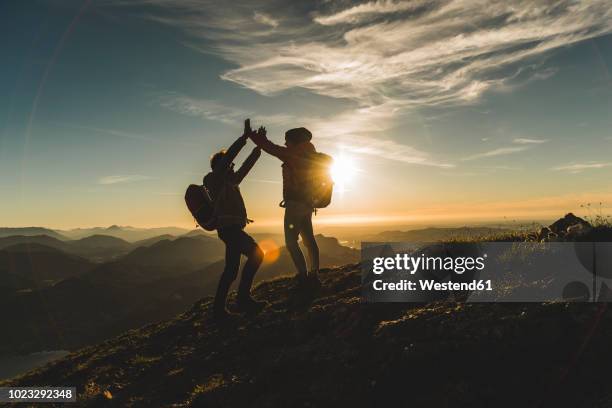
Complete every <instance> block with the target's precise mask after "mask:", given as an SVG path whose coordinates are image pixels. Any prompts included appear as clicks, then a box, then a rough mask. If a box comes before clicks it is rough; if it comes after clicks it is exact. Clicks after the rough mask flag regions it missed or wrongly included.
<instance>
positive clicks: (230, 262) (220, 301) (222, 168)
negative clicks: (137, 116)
mask: <svg viewBox="0 0 612 408" xmlns="http://www.w3.org/2000/svg"><path fill="white" fill-rule="evenodd" d="M251 133H252V131H251V126H250V121H249V119H247V120H245V122H244V133H243V134H242V136H240V137H239V138H238V139H237V140H236V141H235V142H234V143H233V144H232V145H231V146H230V147H229V148H228V149H227V150H221V151H220V152H217V153H215V154H214V155H213V156H212V157H211V159H210V167H211V169H212V171H210V172H209V173H208V174H207V175H206V176H205V177H204V187H205V189H206V190H208V193H209V194H210V198H211V200H212V203H213V207H214V211H213V213H214V214H213V218H214V227H215V228H216V230H217V234H218V236H219V238H220V239H221V241H223V242H224V243H225V268H224V270H223V274H222V275H221V278H220V279H219V285H218V287H217V292H216V294H215V300H214V303H213V316H214V318H215V320H217V321H218V322H222V321H225V320H226V319H227V318H228V317H230V316H231V313H229V312H228V311H227V309H226V302H227V295H228V292H229V289H230V287H231V285H232V283H233V282H234V280H235V279H236V276H237V274H238V269H239V267H240V257H241V255H245V256H246V257H247V261H246V263H245V264H244V266H243V268H242V276H241V278H240V284H239V287H238V296H237V306H238V309H239V311H241V312H244V313H246V314H255V313H258V312H259V311H261V310H262V309H263V308H264V307H265V305H266V302H258V301H256V300H254V299H253V298H252V297H251V293H250V292H251V286H252V284H253V279H254V277H255V273H256V272H257V270H258V269H259V266H260V265H261V262H262V261H263V257H264V253H263V251H262V250H261V248H260V247H259V245H257V243H256V242H255V240H254V239H253V238H252V237H251V236H250V235H249V234H247V233H246V232H245V231H244V227H245V226H246V225H247V223H249V222H251V220H249V219H248V218H247V212H246V207H245V205H244V200H243V198H242V194H241V193H240V188H239V185H240V183H241V182H242V180H243V179H244V178H245V177H246V175H247V174H248V173H249V171H250V170H251V169H252V168H253V166H254V165H255V163H256V162H257V160H258V159H259V156H260V155H261V149H259V147H257V146H256V147H255V148H254V149H253V151H252V152H251V154H250V155H249V156H248V157H247V159H246V160H245V161H244V163H243V164H242V166H240V169H238V170H237V171H234V163H233V161H234V159H235V158H236V156H237V155H238V153H239V152H240V150H241V149H242V148H243V147H244V146H245V145H246V142H247V139H248V137H249V135H250V134H251Z"/></svg>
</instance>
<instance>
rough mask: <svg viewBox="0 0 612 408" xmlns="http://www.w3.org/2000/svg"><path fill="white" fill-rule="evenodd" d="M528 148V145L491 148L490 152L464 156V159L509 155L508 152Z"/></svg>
mask: <svg viewBox="0 0 612 408" xmlns="http://www.w3.org/2000/svg"><path fill="white" fill-rule="evenodd" d="M528 149H529V147H527V146H516V147H500V148H498V149H494V150H489V151H488V152H484V153H478V154H475V155H472V156H468V157H465V158H463V160H465V161H468V160H476V159H482V158H485V157H496V156H504V155H507V154H513V153H519V152H523V151H525V150H528Z"/></svg>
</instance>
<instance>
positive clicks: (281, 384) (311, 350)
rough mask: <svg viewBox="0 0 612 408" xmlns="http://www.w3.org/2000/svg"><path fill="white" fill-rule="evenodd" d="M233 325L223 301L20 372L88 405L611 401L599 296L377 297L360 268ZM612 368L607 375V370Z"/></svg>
mask: <svg viewBox="0 0 612 408" xmlns="http://www.w3.org/2000/svg"><path fill="white" fill-rule="evenodd" d="M321 277H322V280H323V283H324V287H323V289H321V290H319V291H317V292H316V293H314V292H313V293H310V294H308V293H303V292H295V290H294V289H293V286H292V283H291V281H290V280H289V279H287V278H278V279H275V280H272V281H268V282H263V283H261V284H260V285H258V287H257V288H256V290H255V296H256V297H258V298H261V299H266V300H267V301H269V302H270V303H271V305H270V306H269V307H268V308H266V309H265V310H264V311H263V312H262V313H261V314H260V315H259V316H257V317H255V318H254V319H253V320H251V321H249V320H246V319H240V320H239V321H237V322H236V323H235V324H233V325H230V326H228V327H225V328H219V327H217V326H216V325H214V324H213V323H212V322H211V310H210V307H211V304H210V298H206V299H203V300H201V301H200V302H198V303H196V304H195V305H194V306H193V307H192V308H191V310H189V311H188V312H185V313H183V314H182V315H179V316H178V317H176V318H175V319H173V320H169V321H166V322H163V323H159V324H153V325H149V326H147V327H144V328H142V329H139V330H132V331H130V332H127V333H125V334H123V335H122V336H120V337H117V338H115V339H112V340H109V341H107V342H105V343H102V344H99V345H96V346H92V347H89V348H86V349H82V350H80V351H78V352H75V353H73V354H71V355H69V356H68V357H66V358H64V359H62V360H59V361H57V362H55V363H51V364H50V365H49V366H47V367H45V368H43V369H40V370H38V371H34V372H31V373H29V374H27V375H25V376H23V377H21V378H19V379H16V380H14V381H13V382H12V384H13V385H42V384H47V385H74V386H76V387H77V388H78V390H79V393H80V396H79V399H80V401H81V403H82V405H84V406H121V407H123V406H175V407H180V406H205V407H244V406H251V407H277V406H282V407H298V406H299V407H327V406H330V407H331V406H356V407H370V406H410V407H449V406H452V407H488V406H496V407H515V406H534V407H535V406H556V407H559V406H590V407H593V406H610V405H611V401H612V400H611V399H610V395H611V394H610V392H609V390H610V387H609V381H608V380H607V377H606V376H605V375H604V373H605V372H607V370H606V369H607V366H608V363H607V362H608V361H609V359H610V358H611V357H612V350H611V349H610V347H609V339H610V336H611V335H612V319H611V317H612V316H611V314H610V312H608V311H607V310H606V309H605V305H604V306H599V305H593V304H571V305H569V304H565V303H558V304H547V305H539V304H531V305H522V304H465V305H459V304H456V303H452V302H447V303H436V304H430V305H426V306H423V305H411V304H363V303H361V301H360V280H361V278H360V272H359V268H358V266H357V265H347V266H345V267H342V268H337V269H331V270H329V269H328V270H323V271H322V273H321ZM604 370H606V371H604Z"/></svg>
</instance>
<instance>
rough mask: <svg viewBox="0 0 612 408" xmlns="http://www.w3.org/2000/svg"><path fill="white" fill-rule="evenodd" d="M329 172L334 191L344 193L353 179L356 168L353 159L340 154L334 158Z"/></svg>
mask: <svg viewBox="0 0 612 408" xmlns="http://www.w3.org/2000/svg"><path fill="white" fill-rule="evenodd" d="M330 171H331V176H332V179H333V180H334V184H335V187H336V189H337V190H339V191H345V190H346V188H347V186H349V185H350V183H351V182H352V181H353V179H354V178H355V175H356V173H357V167H356V166H355V161H354V160H353V158H351V157H349V156H346V155H344V154H342V155H339V156H337V157H334V163H333V164H332V167H331V170H330Z"/></svg>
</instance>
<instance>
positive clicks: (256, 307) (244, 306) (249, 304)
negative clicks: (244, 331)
mask: <svg viewBox="0 0 612 408" xmlns="http://www.w3.org/2000/svg"><path fill="white" fill-rule="evenodd" d="M236 306H237V307H238V310H239V311H240V312H242V313H245V314H247V315H256V314H258V313H259V312H261V311H262V310H263V309H264V308H265V307H266V306H268V302H266V301H260V302H258V301H256V300H255V299H253V298H252V297H250V296H247V297H244V298H242V299H238V301H237V302H236Z"/></svg>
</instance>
